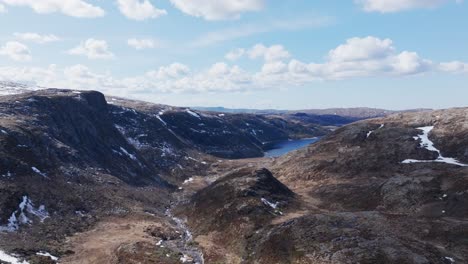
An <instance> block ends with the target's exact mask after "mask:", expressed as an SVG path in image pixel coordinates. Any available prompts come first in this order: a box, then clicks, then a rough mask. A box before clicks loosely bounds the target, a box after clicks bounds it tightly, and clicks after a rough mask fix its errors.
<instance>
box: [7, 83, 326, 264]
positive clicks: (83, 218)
mask: <svg viewBox="0 0 468 264" xmlns="http://www.w3.org/2000/svg"><path fill="white" fill-rule="evenodd" d="M107 100H108V101H109V103H108V102H107V101H106V98H105V96H104V95H103V94H101V93H99V92H93V91H86V92H85V91H82V92H81V91H71V90H56V89H45V90H38V91H34V92H26V93H21V94H13V95H8V96H3V97H0V142H1V144H0V208H2V210H1V211H0V237H1V239H0V249H1V250H5V251H7V252H11V251H13V252H16V253H17V254H20V255H22V256H27V257H28V259H29V261H30V262H32V263H42V262H37V261H40V260H38V259H41V258H42V259H46V258H47V257H43V256H42V257H39V256H36V255H35V254H36V253H37V252H43V251H44V252H53V253H54V254H55V255H59V256H66V255H69V254H70V252H69V253H66V252H67V251H69V250H70V249H69V246H70V245H68V244H64V241H65V240H66V239H68V238H69V237H70V236H73V234H75V233H76V232H83V231H87V230H89V229H90V228H92V227H95V226H96V225H98V226H99V225H107V224H106V223H107V222H106V221H108V220H106V219H110V218H115V217H116V218H117V219H119V221H121V223H125V221H128V222H127V224H130V223H135V225H136V226H139V227H141V228H143V227H144V228H150V229H151V228H152V227H151V226H152V225H154V224H155V223H169V222H171V224H169V226H172V225H176V223H175V222H174V220H171V218H170V217H168V216H167V215H166V214H165V211H166V208H167V207H168V206H169V204H170V201H171V199H172V198H171V193H173V192H175V191H177V190H178V189H182V187H180V186H182V183H183V182H184V181H185V180H186V179H188V178H189V177H192V176H193V175H205V174H206V172H207V169H208V168H209V166H210V164H212V163H213V162H216V161H218V160H222V159H224V158H250V157H262V156H263V153H264V150H266V149H267V145H268V144H266V143H268V142H272V141H273V142H274V141H280V140H287V139H289V138H295V137H312V136H320V135H323V134H324V133H327V132H328V131H327V130H326V129H323V128H322V127H320V126H318V125H312V126H309V127H304V126H302V125H300V124H297V123H294V122H290V121H287V120H284V119H279V118H267V117H263V116H255V115H249V114H238V115H237V114H232V115H228V114H225V115H219V114H217V113H210V112H200V111H194V110H190V109H188V108H176V107H170V106H164V105H154V104H149V103H144V102H139V101H131V100H124V99H120V98H112V97H109V98H108V99H107ZM148 217H149V218H150V219H151V218H154V219H153V220H148ZM127 218H128V220H125V221H124V220H123V219H127ZM113 221H115V220H113ZM142 223H144V225H142ZM172 228H177V226H176V227H172ZM179 228H180V227H179ZM110 230H112V229H110ZM135 232H136V231H135ZM138 232H140V231H138ZM141 232H142V233H144V232H143V231H141ZM145 241H146V242H147V240H145ZM145 241H139V242H142V243H143V242H145ZM103 245H105V244H103ZM103 245H101V246H103ZM151 248H152V247H150V248H148V247H146V246H145V247H144V248H143V249H142V250H152V249H151ZM174 250H175V251H174V253H173V256H174V257H175V258H176V259H178V257H177V255H178V254H181V253H180V252H179V251H180V249H179V248H178V247H174ZM83 254H88V253H83ZM122 254H123V256H124V257H123V258H126V259H128V258H132V257H131V256H128V252H127V253H125V252H123V253H122ZM161 254H162V253H161ZM165 255H166V254H162V256H165ZM33 256H34V257H33ZM137 258H138V257H137ZM42 261H43V260H42Z"/></svg>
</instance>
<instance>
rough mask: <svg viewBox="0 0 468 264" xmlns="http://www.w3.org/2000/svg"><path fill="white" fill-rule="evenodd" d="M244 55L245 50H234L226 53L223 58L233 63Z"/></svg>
mask: <svg viewBox="0 0 468 264" xmlns="http://www.w3.org/2000/svg"><path fill="white" fill-rule="evenodd" d="M244 54H245V49H235V50H231V51H230V52H228V53H227V54H226V55H225V56H224V58H226V59H227V60H230V61H235V60H238V59H240V58H241V57H242V56H244Z"/></svg>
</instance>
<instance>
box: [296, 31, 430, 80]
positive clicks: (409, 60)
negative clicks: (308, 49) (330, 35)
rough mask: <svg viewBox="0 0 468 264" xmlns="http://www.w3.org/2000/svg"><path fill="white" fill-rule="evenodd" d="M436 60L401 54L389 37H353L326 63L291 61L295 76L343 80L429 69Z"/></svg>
mask: <svg viewBox="0 0 468 264" xmlns="http://www.w3.org/2000/svg"><path fill="white" fill-rule="evenodd" d="M432 66H433V63H432V62H431V61H430V60H426V59H423V58H421V57H420V56H419V55H418V54H417V53H415V52H409V51H403V52H401V53H398V52H397V51H396V48H395V47H394V46H393V42H392V41H391V40H390V39H380V38H376V37H364V38H351V39H348V40H347V41H346V43H345V44H342V45H339V46H338V47H336V48H335V49H332V50H330V51H329V53H328V58H327V60H326V61H325V62H324V63H304V62H301V61H298V60H292V61H291V62H290V63H289V73H290V74H291V75H292V76H293V77H303V78H311V79H321V80H323V79H325V80H326V79H344V78H354V77H364V76H381V75H384V76H385V75H387V76H403V75H415V74H420V73H424V72H427V71H430V70H431V68H432Z"/></svg>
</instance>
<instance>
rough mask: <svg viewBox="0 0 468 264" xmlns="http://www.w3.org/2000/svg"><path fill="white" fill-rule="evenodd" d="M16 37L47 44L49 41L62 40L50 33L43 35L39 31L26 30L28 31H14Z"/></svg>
mask: <svg viewBox="0 0 468 264" xmlns="http://www.w3.org/2000/svg"><path fill="white" fill-rule="evenodd" d="M13 35H14V36H15V37H16V38H18V39H21V40H24V41H31V42H35V43H39V44H45V43H49V42H56V41H60V40H61V39H60V38H59V37H57V36H55V35H53V34H49V35H41V34H38V33H32V32H26V33H14V34H13Z"/></svg>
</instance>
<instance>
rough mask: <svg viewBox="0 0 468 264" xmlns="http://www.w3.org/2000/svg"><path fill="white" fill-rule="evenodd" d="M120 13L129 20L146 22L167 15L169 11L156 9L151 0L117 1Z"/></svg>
mask: <svg viewBox="0 0 468 264" xmlns="http://www.w3.org/2000/svg"><path fill="white" fill-rule="evenodd" d="M117 4H118V6H119V10H120V12H121V13H122V14H123V15H124V16H126V17H127V18H129V19H133V20H140V21H141V20H145V19H150V18H158V17H160V16H163V15H166V14H167V11H166V10H164V9H158V8H156V7H155V6H154V5H153V4H151V2H150V1H149V0H143V1H140V0H117Z"/></svg>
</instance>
